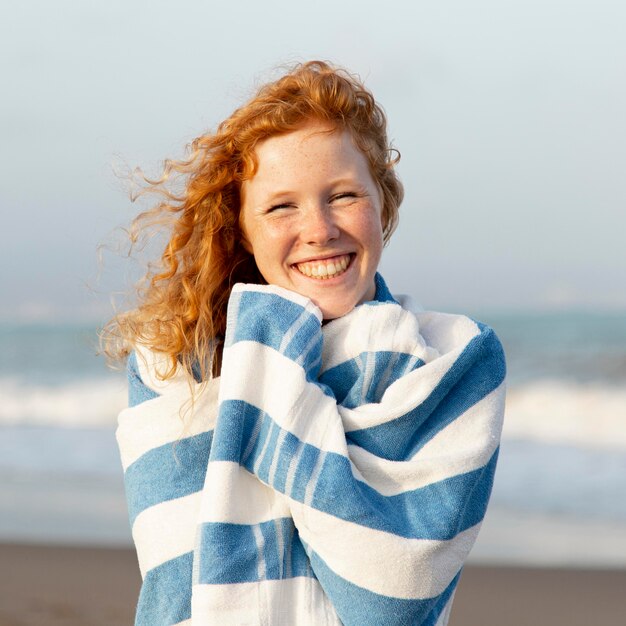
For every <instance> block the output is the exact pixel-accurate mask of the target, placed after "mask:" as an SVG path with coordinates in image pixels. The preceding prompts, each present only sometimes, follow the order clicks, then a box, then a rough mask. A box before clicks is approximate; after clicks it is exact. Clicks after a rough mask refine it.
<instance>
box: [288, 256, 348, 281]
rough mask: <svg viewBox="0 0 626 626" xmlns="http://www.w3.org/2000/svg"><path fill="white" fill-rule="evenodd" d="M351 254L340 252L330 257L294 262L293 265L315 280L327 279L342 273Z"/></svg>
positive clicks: (346, 267)
mask: <svg viewBox="0 0 626 626" xmlns="http://www.w3.org/2000/svg"><path fill="white" fill-rule="evenodd" d="M351 260H352V255H350V254H341V255H338V256H334V257H332V258H330V259H320V260H314V261H306V262H304V263H296V264H295V265H294V267H295V268H296V269H297V270H298V271H299V272H300V273H301V274H304V275H305V276H308V277H309V278H316V279H317V280H327V279H329V278H335V277H337V276H340V275H341V274H343V273H344V272H345V271H346V270H347V269H348V266H349V265H350V261H351Z"/></svg>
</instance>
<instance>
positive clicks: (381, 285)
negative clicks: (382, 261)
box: [374, 272, 398, 304]
mask: <svg viewBox="0 0 626 626" xmlns="http://www.w3.org/2000/svg"><path fill="white" fill-rule="evenodd" d="M374 284H375V285H376V295H375V296H374V300H375V301H376V302H381V303H382V302H392V303H395V304H398V301H397V300H396V299H395V298H394V297H393V296H392V295H391V291H389V287H387V283H386V282H385V281H384V279H383V277H382V276H381V275H380V274H379V273H378V272H376V275H375V276H374Z"/></svg>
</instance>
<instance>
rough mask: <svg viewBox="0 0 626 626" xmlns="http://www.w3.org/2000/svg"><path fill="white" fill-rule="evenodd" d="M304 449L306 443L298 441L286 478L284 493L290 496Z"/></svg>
mask: <svg viewBox="0 0 626 626" xmlns="http://www.w3.org/2000/svg"><path fill="white" fill-rule="evenodd" d="M302 450H304V444H303V443H302V442H301V441H300V442H298V447H297V448H296V451H295V452H294V454H293V456H292V457H291V461H290V462H289V468H288V469H287V476H286V478H285V488H284V490H283V491H284V493H286V494H287V495H288V496H291V492H292V491H293V481H294V479H295V477H296V471H297V470H298V464H299V463H300V458H301V457H302Z"/></svg>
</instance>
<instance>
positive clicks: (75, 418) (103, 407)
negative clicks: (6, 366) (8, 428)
mask: <svg viewBox="0 0 626 626" xmlns="http://www.w3.org/2000/svg"><path fill="white" fill-rule="evenodd" d="M0 398H1V399H2V400H1V401H0V425H12V426H15V425H40V426H62V427H85V426H87V427H100V426H111V425H114V424H115V423H116V419H117V414H118V413H119V412H120V411H121V410H122V409H123V408H124V407H125V406H126V404H127V392H126V382H125V381H124V379H122V378H120V377H117V376H115V377H113V376H112V377H110V378H94V379H79V380H76V381H72V382H68V383H65V384H61V385H30V384H27V383H26V382H25V381H24V380H20V379H17V378H2V379H0Z"/></svg>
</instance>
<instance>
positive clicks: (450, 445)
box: [348, 384, 504, 496]
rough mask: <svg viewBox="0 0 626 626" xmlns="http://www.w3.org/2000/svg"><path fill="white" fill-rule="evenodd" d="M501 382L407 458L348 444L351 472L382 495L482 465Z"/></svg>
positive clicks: (497, 424)
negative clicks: (386, 456)
mask: <svg viewBox="0 0 626 626" xmlns="http://www.w3.org/2000/svg"><path fill="white" fill-rule="evenodd" d="M503 410H504V384H501V385H500V386H499V387H498V388H497V389H495V390H494V391H492V392H491V393H490V394H489V395H487V396H485V398H483V400H481V401H480V402H478V403H477V404H475V405H473V406H472V407H471V408H470V409H468V410H467V411H465V413H463V414H462V415H460V416H459V417H457V418H456V419H455V420H454V421H453V422H451V423H450V424H448V426H446V427H445V428H443V429H442V430H441V431H440V432H439V433H437V434H436V435H435V436H434V437H433V438H432V439H431V440H430V441H429V442H428V443H427V444H425V445H424V446H423V447H422V448H421V450H420V451H419V452H418V454H417V455H416V456H415V457H414V458H413V459H409V460H408V461H389V460H387V459H384V458H382V457H379V456H376V455H375V454H372V453H371V452H368V451H367V450H364V449H363V448H360V447H359V446H355V445H350V446H348V455H349V457H350V460H351V461H352V463H353V474H354V476H355V477H356V478H357V479H359V480H361V481H363V482H365V483H367V484H368V485H369V486H370V487H373V488H374V489H376V491H378V492H379V493H380V494H382V495H384V496H395V495H397V494H400V493H404V492H405V491H412V490H413V489H419V488H421V487H425V486H427V485H430V484H432V483H435V482H438V481H440V480H445V479H446V478H451V477H453V476H457V475H459V474H464V473H466V472H471V471H473V470H476V469H479V468H481V467H483V466H484V465H485V464H486V463H487V462H488V461H489V459H490V458H491V456H492V454H493V453H494V452H495V450H496V448H497V447H498V444H499V441H500V430H501V427H502V422H501V421H496V420H494V419H493V415H494V412H497V411H500V414H502V412H503Z"/></svg>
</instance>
